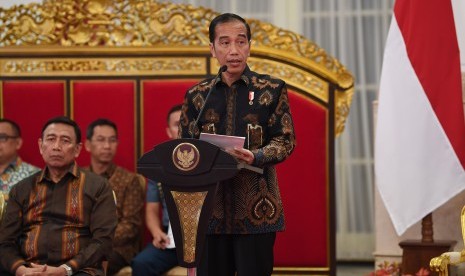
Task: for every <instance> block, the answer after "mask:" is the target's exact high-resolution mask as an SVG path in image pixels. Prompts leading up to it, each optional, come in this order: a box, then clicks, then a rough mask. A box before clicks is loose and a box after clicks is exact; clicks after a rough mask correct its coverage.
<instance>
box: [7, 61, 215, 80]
mask: <svg viewBox="0 0 465 276" xmlns="http://www.w3.org/2000/svg"><path fill="white" fill-rule="evenodd" d="M206 68H207V67H206V61H205V59H204V58H188V59H186V58H181V57H178V58H175V57H172V58H162V57H158V58H86V59H77V58H40V59H38V58H37V59H4V60H2V59H0V75H3V76H21V75H22V76H27V75H32V76H41V75H75V74H79V73H86V74H104V75H112V74H117V75H162V76H163V75H174V74H175V75H194V74H199V72H204V73H206Z"/></svg>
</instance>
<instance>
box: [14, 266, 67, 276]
mask: <svg viewBox="0 0 465 276" xmlns="http://www.w3.org/2000/svg"><path fill="white" fill-rule="evenodd" d="M15 275H16V276H30V275H34V276H66V270H65V269H64V268H63V267H55V266H48V265H39V264H34V263H31V267H25V266H24V265H22V266H20V267H19V268H18V269H16V273H15Z"/></svg>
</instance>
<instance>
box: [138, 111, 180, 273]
mask: <svg viewBox="0 0 465 276" xmlns="http://www.w3.org/2000/svg"><path fill="white" fill-rule="evenodd" d="M180 116H181V105H176V106H173V107H172V108H171V110H170V111H169V112H168V117H167V124H168V126H167V127H166V134H167V135H168V137H169V138H170V139H175V138H176V137H177V135H178V124H179V117H180ZM160 202H161V204H160ZM160 205H162V206H163V207H162V211H163V223H161V222H160V216H159V215H160ZM145 219H146V224H147V228H148V229H149V231H150V234H152V237H153V240H152V242H151V243H149V244H148V245H147V246H146V247H145V249H144V250H143V251H142V252H141V253H139V254H138V255H137V256H136V257H135V258H134V259H133V260H132V265H131V266H132V275H153V276H156V275H161V274H163V273H164V272H166V271H168V270H170V269H171V268H173V267H175V266H176V265H178V259H177V256H176V249H175V248H167V245H168V244H170V243H173V242H174V241H170V240H169V238H168V236H167V235H166V231H167V229H168V224H169V218H168V209H167V208H166V202H165V199H164V197H163V191H162V189H161V185H160V183H157V184H155V183H154V182H152V181H150V180H149V183H148V188H147V205H146V207H145Z"/></svg>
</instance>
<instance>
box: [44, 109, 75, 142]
mask: <svg viewBox="0 0 465 276" xmlns="http://www.w3.org/2000/svg"><path fill="white" fill-rule="evenodd" d="M51 124H64V125H68V126H72V127H73V129H74V134H76V143H77V144H79V143H81V129H80V128H79V126H78V124H77V123H76V122H75V121H73V120H71V119H70V118H68V117H66V116H58V117H55V118H52V119H50V120H48V121H47V122H46V123H45V125H44V127H43V128H42V139H43V138H44V132H45V129H46V128H47V127H48V126H49V125H51Z"/></svg>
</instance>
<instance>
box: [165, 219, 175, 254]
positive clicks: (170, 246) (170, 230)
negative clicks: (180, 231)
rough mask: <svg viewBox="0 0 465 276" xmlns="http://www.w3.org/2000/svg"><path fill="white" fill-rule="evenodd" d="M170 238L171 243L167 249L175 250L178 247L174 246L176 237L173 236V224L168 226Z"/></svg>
mask: <svg viewBox="0 0 465 276" xmlns="http://www.w3.org/2000/svg"><path fill="white" fill-rule="evenodd" d="M167 235H168V238H169V239H170V243H169V244H167V245H166V248H175V247H176V245H175V244H174V236H173V229H172V228H171V222H170V224H169V225H168V234H167Z"/></svg>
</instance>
